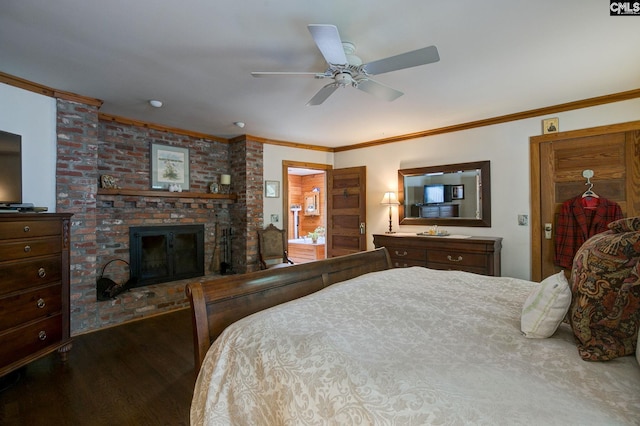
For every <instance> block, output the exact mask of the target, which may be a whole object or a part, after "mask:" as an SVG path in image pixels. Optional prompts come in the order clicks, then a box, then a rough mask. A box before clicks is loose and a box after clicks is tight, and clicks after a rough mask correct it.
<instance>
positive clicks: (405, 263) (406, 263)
mask: <svg viewBox="0 0 640 426" xmlns="http://www.w3.org/2000/svg"><path fill="white" fill-rule="evenodd" d="M391 265H392V266H393V267H394V268H408V267H410V266H423V267H424V266H425V262H424V260H412V259H401V258H397V257H392V258H391Z"/></svg>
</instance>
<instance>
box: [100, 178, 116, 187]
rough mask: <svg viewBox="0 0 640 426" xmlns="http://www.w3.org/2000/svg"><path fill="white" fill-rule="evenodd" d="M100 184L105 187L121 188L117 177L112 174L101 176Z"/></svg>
mask: <svg viewBox="0 0 640 426" xmlns="http://www.w3.org/2000/svg"><path fill="white" fill-rule="evenodd" d="M100 186H101V187H102V188H104V189H120V187H119V186H118V183H117V180H116V178H114V177H113V176H111V175H102V176H100Z"/></svg>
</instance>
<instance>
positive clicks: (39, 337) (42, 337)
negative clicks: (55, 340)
mask: <svg viewBox="0 0 640 426" xmlns="http://www.w3.org/2000/svg"><path fill="white" fill-rule="evenodd" d="M38 339H40V340H42V341H43V342H44V341H45V340H46V339H47V333H46V332H45V331H44V330H42V331H41V332H40V333H38Z"/></svg>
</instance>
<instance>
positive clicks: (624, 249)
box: [569, 217, 640, 361]
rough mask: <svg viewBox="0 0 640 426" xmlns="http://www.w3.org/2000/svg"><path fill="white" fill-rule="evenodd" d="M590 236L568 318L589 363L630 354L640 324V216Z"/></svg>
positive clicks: (574, 273)
mask: <svg viewBox="0 0 640 426" xmlns="http://www.w3.org/2000/svg"><path fill="white" fill-rule="evenodd" d="M609 228H610V230H609V231H605V232H603V233H601V234H597V235H595V236H593V237H591V238H590V239H588V240H587V241H586V242H585V243H584V244H583V245H582V247H580V249H579V250H578V252H577V253H576V255H575V257H574V259H573V268H572V270H571V282H572V288H571V290H572V297H573V299H572V302H571V307H570V309H569V321H570V323H571V328H572V329H573V333H574V335H575V336H576V338H577V340H578V352H579V353H580V356H581V357H582V358H583V359H585V360H588V361H607V360H610V359H613V358H617V357H620V356H625V355H631V354H633V352H634V351H635V348H636V345H637V336H638V327H639V325H640V231H639V230H638V229H640V217H635V218H627V219H622V220H619V221H615V222H613V223H611V224H610V225H609Z"/></svg>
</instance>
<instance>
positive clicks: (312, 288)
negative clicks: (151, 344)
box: [187, 248, 640, 425]
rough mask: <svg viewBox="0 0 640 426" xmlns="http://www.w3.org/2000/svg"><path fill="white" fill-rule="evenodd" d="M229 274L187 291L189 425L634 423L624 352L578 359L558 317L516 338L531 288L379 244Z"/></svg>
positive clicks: (635, 386) (633, 378)
mask: <svg viewBox="0 0 640 426" xmlns="http://www.w3.org/2000/svg"><path fill="white" fill-rule="evenodd" d="M296 277H298V278H296ZM229 280H230V281H225V282H223V283H220V282H219V283H218V284H217V285H216V284H214V283H213V282H212V283H205V284H196V285H193V286H192V287H190V288H189V289H188V290H187V293H188V294H189V297H190V300H191V303H192V309H193V312H194V336H195V339H194V344H195V363H196V369H197V370H199V373H198V377H197V379H196V385H195V390H194V395H193V401H192V406H191V423H192V424H194V425H201V424H207V425H209V424H246V425H282V424H290V425H317V424H327V425H347V424H362V425H374V424H375V425H386V424H388V425H391V424H394V425H395V424H415V425H425V424H492V425H496V424H509V425H513V424H545V425H552V424H561V425H565V424H582V425H587V424H593V425H604V424H638V423H639V422H640V366H639V365H638V361H637V359H636V357H634V356H633V355H631V356H621V357H617V358H616V359H613V360H611V361H607V362H586V361H584V360H583V359H582V358H581V357H580V356H579V354H578V351H577V350H576V342H575V337H574V335H573V333H572V330H571V327H570V326H569V324H566V323H560V324H559V325H558V326H557V328H556V329H554V331H553V335H552V336H551V337H548V338H527V337H525V336H524V335H523V333H522V322H521V320H522V315H523V305H524V304H525V303H526V302H527V301H528V300H529V299H530V298H531V295H532V294H534V293H535V292H536V291H537V290H536V289H537V288H538V287H540V284H537V283H533V282H529V281H525V280H520V279H516V278H506V277H487V276H482V275H475V274H471V273H467V272H459V271H437V270H431V269H427V268H422V267H411V268H399V269H391V268H390V261H389V257H388V253H387V252H386V250H385V249H384V248H382V249H378V250H374V251H370V252H364V253H359V254H355V255H349V256H344V257H340V258H333V259H326V260H322V261H318V262H313V263H311V264H305V265H294V266H290V267H286V268H281V269H279V270H276V271H260V272H258V273H253V274H247V275H245V276H244V277H233V278H232V277H229ZM271 296H273V297H271ZM301 296H305V297H301ZM254 302H257V306H254ZM267 307H268V308H269V309H266V308H267ZM211 342H212V343H213V344H211V345H210V343H211ZM209 346H210V347H209Z"/></svg>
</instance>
